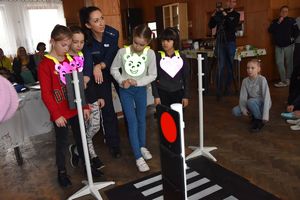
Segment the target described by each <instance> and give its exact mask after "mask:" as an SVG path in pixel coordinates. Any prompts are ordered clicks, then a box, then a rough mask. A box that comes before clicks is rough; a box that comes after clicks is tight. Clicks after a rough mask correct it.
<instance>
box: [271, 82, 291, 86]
mask: <svg viewBox="0 0 300 200" xmlns="http://www.w3.org/2000/svg"><path fill="white" fill-rule="evenodd" d="M274 86H275V87H287V86H288V84H286V83H284V82H281V81H280V82H279V83H275V84H274Z"/></svg>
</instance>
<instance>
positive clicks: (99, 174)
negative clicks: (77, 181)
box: [84, 165, 104, 178]
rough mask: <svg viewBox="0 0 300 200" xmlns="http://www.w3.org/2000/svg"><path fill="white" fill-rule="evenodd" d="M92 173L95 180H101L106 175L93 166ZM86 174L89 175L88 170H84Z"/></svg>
mask: <svg viewBox="0 0 300 200" xmlns="http://www.w3.org/2000/svg"><path fill="white" fill-rule="evenodd" d="M91 172H92V176H93V178H99V177H102V176H104V173H103V172H102V171H101V170H100V169H97V168H95V167H93V166H92V165H91ZM84 174H85V175H87V173H86V168H84Z"/></svg>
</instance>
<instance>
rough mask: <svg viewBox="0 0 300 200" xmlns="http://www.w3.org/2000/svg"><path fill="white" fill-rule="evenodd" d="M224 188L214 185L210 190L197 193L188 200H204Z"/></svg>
mask: <svg viewBox="0 0 300 200" xmlns="http://www.w3.org/2000/svg"><path fill="white" fill-rule="evenodd" d="M221 189H222V187H221V186H219V185H213V186H211V187H209V188H206V189H205V190H202V191H200V192H197V193H195V194H193V195H192V196H189V197H188V200H198V199H202V198H204V197H206V196H208V195H210V194H212V193H214V192H216V191H218V190H221Z"/></svg>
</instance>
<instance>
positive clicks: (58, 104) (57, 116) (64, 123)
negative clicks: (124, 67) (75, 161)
mask: <svg viewBox="0 0 300 200" xmlns="http://www.w3.org/2000/svg"><path fill="white" fill-rule="evenodd" d="M71 42H72V33H71V31H70V30H69V29H68V28H67V27H65V26H62V25H56V26H55V27H54V29H53V30H52V32H51V40H50V43H51V47H52V49H51V51H50V53H49V54H48V55H45V58H44V59H43V60H42V61H41V62H40V65H39V68H38V76H39V80H40V85H41V95H42V99H43V101H44V103H45V105H46V107H47V109H48V111H49V113H50V118H51V121H53V124H54V130H55V137H56V165H57V169H58V176H57V178H58V182H59V184H60V185H61V186H63V187H66V186H68V185H71V184H72V183H71V181H70V179H69V176H68V175H67V171H66V167H65V154H66V151H67V148H68V125H71V128H72V132H73V135H74V138H75V141H76V145H77V147H78V152H79V156H80V157H81V159H83V160H84V155H83V149H82V141H81V135H80V134H81V133H80V127H79V120H78V116H77V109H70V108H69V105H68V100H67V94H66V85H65V79H64V74H63V71H62V69H63V68H64V66H66V65H68V63H69V62H70V60H68V59H67V58H66V56H65V54H66V53H67V52H68V50H69V48H70V45H71ZM88 116H89V109H88V107H84V117H85V119H87V118H88Z"/></svg>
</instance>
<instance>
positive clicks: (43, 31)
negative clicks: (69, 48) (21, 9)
mask: <svg viewBox="0 0 300 200" xmlns="http://www.w3.org/2000/svg"><path fill="white" fill-rule="evenodd" d="M28 14H29V23H30V32H31V37H32V46H33V47H36V45H37V44H38V43H39V42H44V43H45V44H49V40H50V35H51V31H52V29H53V27H54V26H55V25H56V24H63V25H65V23H64V22H60V19H59V15H58V10H57V9H29V10H28ZM49 19H51V20H49ZM45 22H47V23H45ZM46 47H47V48H46V51H49V50H50V46H49V45H46Z"/></svg>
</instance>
